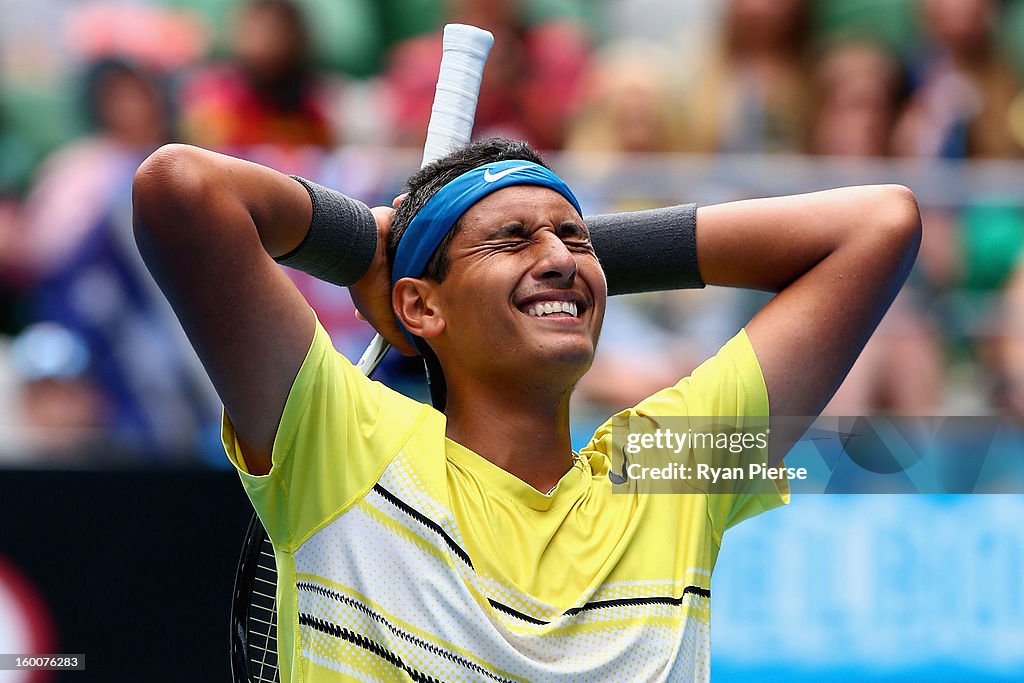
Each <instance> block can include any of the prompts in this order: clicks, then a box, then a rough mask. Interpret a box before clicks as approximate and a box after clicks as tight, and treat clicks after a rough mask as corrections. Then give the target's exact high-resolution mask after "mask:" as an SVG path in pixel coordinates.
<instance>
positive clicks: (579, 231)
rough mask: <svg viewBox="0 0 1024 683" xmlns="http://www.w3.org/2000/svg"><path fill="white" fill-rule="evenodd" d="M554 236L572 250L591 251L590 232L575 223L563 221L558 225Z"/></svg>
mask: <svg viewBox="0 0 1024 683" xmlns="http://www.w3.org/2000/svg"><path fill="white" fill-rule="evenodd" d="M555 234H556V235H558V238H559V239H560V240H562V242H564V243H565V244H566V245H567V246H569V247H571V248H573V249H583V250H586V251H593V245H592V244H591V243H590V231H588V230H587V229H586V228H585V227H584V226H582V225H580V224H579V223H576V222H575V221H565V222H563V223H561V224H559V226H558V228H556V230H555Z"/></svg>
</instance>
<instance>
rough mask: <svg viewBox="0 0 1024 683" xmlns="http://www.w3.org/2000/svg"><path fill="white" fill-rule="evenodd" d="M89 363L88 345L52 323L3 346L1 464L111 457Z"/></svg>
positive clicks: (0, 356)
mask: <svg viewBox="0 0 1024 683" xmlns="http://www.w3.org/2000/svg"><path fill="white" fill-rule="evenodd" d="M90 360H91V359H90V356H89V350H88V349H87V348H86V346H85V343H84V341H83V340H82V339H81V338H80V337H78V336H77V335H75V334H74V333H72V332H70V331H69V330H67V329H65V328H63V327H61V326H60V325H57V324H54V323H37V324H34V325H30V326H29V327H28V328H26V329H25V330H24V331H22V332H21V334H19V335H18V336H17V337H16V338H15V339H13V340H7V339H6V338H4V339H2V341H0V406H2V410H0V430H2V431H3V435H4V439H3V443H2V445H0V461H13V462H17V461H25V460H33V461H37V462H47V461H50V462H54V461H60V460H65V459H68V458H77V459H80V458H81V457H83V456H84V455H95V456H97V457H107V458H109V457H110V455H111V452H110V448H109V446H110V444H109V443H108V442H107V441H106V440H105V438H104V435H105V432H104V429H103V428H104V427H105V426H106V418H107V417H108V416H107V415H105V414H104V413H105V403H104V401H103V395H102V392H101V391H99V389H98V388H97V387H96V386H95V384H94V383H93V381H92V379H91V378H90V375H89V365H90Z"/></svg>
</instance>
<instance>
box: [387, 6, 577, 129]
mask: <svg viewBox="0 0 1024 683" xmlns="http://www.w3.org/2000/svg"><path fill="white" fill-rule="evenodd" d="M448 20H449V21H455V22H461V23H468V24H473V25H475V26H480V27H481V28H485V29H487V30H488V31H490V32H491V33H493V34H494V47H493V48H492V49H491V54H490V57H489V58H488V60H487V73H486V76H485V78H484V80H483V84H482V86H481V90H480V100H479V103H478V105H477V112H476V125H475V127H474V132H475V134H476V135H477V136H479V137H486V136H492V135H503V136H506V137H512V138H519V139H525V140H528V141H529V142H530V143H531V144H533V145H534V146H535V147H539V148H541V149H561V147H562V145H563V143H564V140H565V133H566V125H567V120H568V117H569V114H570V108H571V106H572V103H573V102H574V101H575V98H576V90H577V88H578V86H579V83H580V79H581V77H582V75H583V72H584V69H585V68H586V64H587V60H588V56H589V38H588V36H587V32H586V29H585V28H584V26H583V25H581V24H580V23H578V22H577V21H575V20H572V19H570V18H561V19H548V20H544V21H540V22H538V23H532V24H531V23H530V22H529V21H528V17H526V16H525V9H524V8H523V3H520V2H517V1H516V0H448ZM440 57H441V34H440V33H434V34H430V35H426V36H420V37H416V38H412V39H410V40H407V41H405V42H402V43H399V44H398V45H396V46H395V48H394V49H393V50H392V52H391V55H390V58H389V60H388V67H387V69H386V71H385V74H384V86H385V89H386V92H387V98H388V99H389V100H390V102H391V103H392V104H391V106H392V110H393V117H394V122H393V125H394V128H395V136H396V140H395V141H396V143H397V144H399V145H403V146H410V147H421V146H422V145H423V141H424V140H425V138H426V130H427V122H428V120H429V119H430V105H431V103H432V101H433V97H434V85H435V83H436V81H437V71H438V68H439V65H440Z"/></svg>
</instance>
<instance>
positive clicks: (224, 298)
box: [133, 145, 365, 474]
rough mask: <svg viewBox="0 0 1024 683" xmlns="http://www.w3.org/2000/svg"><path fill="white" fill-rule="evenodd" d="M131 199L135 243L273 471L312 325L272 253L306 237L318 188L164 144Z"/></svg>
mask: <svg viewBox="0 0 1024 683" xmlns="http://www.w3.org/2000/svg"><path fill="white" fill-rule="evenodd" d="M133 205H134V223H135V235H136V241H137V242H138V245H139V251H140V252H141V253H142V256H143V258H144V260H145V262H146V265H147V266H148V267H149V269H150V271H151V272H152V273H153V276H154V278H156V281H157V283H158V284H159V285H160V287H161V289H162V290H163V292H164V294H165V295H166V296H167V298H168V300H169V301H170V303H171V305H172V306H173V308H174V311H175V313H176V314H177V316H178V319H179V320H180V321H181V324H182V327H183V328H184V329H185V332H186V334H187V335H188V337H189V340H190V341H191V342H192V345H193V346H194V347H195V349H196V352H197V353H198V354H199V357H200V359H201V360H202V362H203V365H204V367H205V368H206V371H207V373H208V374H209V375H210V379H211V380H212V381H213V384H214V386H215V387H216V389H217V392H218V394H219V395H220V397H221V400H222V401H223V402H224V406H225V409H226V411H227V413H228V416H229V417H230V419H231V421H232V424H233V425H234V428H235V431H236V433H237V434H238V438H239V440H240V442H241V443H242V445H243V449H244V452H245V457H246V465H247V466H248V469H249V471H250V472H251V473H253V474H265V473H266V472H267V471H269V469H270V454H271V449H272V447H273V443H274V436H275V434H276V432H277V426H278V423H279V422H280V419H281V413H282V412H283V410H284V404H285V401H286V399H287V397H288V392H289V390H290V388H291V385H292V382H293V381H294V379H295V376H296V374H297V372H298V369H299V367H300V366H301V364H302V361H303V358H304V357H305V354H306V351H307V349H308V348H309V345H310V342H311V340H312V338H313V328H314V319H313V313H312V312H311V311H310V308H309V305H308V304H307V303H306V301H305V300H304V299H303V297H302V295H301V294H300V293H299V291H298V290H297V289H296V288H295V286H294V285H293V284H292V283H291V281H290V280H289V279H288V277H287V276H286V275H285V274H284V272H283V271H282V270H281V268H280V267H278V266H277V264H275V263H274V260H273V258H272V257H274V256H280V255H283V254H286V253H288V252H289V251H291V250H293V249H294V248H295V247H296V246H297V245H299V244H300V243H301V242H302V241H303V239H304V238H305V236H306V234H307V232H308V230H309V226H310V220H311V217H312V212H313V208H312V202H311V200H310V195H309V193H308V192H307V190H306V188H304V187H303V185H302V184H300V183H299V182H298V181H296V180H293V179H292V178H289V177H288V176H286V175H283V174H281V173H278V172H276V171H273V170H271V169H268V168H265V167H263V166H259V165H257V164H253V163H249V162H247V161H242V160H240V159H235V158H232V157H228V156H224V155H221V154H216V153H213V152H208V151H206V150H202V149H198V148H195V147H188V146H184V145H168V146H166V147H162V148H161V149H159V150H157V151H156V152H155V153H154V154H153V155H152V156H150V157H149V158H148V159H147V160H146V161H145V162H144V163H143V164H142V166H141V167H140V168H139V170H138V172H137V173H136V176H135V183H134V187H133ZM364 209H365V207H364Z"/></svg>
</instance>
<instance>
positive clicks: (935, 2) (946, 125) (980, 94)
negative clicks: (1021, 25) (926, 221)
mask: <svg viewBox="0 0 1024 683" xmlns="http://www.w3.org/2000/svg"><path fill="white" fill-rule="evenodd" d="M919 8H920V20H921V23H922V25H923V28H924V31H925V35H926V38H927V48H926V50H925V52H924V54H923V55H922V56H921V57H920V59H919V60H918V63H917V64H916V66H915V67H914V69H913V74H912V75H913V79H914V83H913V85H914V95H913V98H912V100H911V102H910V105H909V107H908V108H907V111H906V113H905V114H904V116H903V118H902V120H901V121H900V123H899V127H898V129H897V141H896V142H897V150H896V151H897V153H899V154H903V155H908V156H925V157H947V158H957V159H959V158H967V157H970V158H977V157H1013V156H1018V155H1019V154H1020V151H1021V147H1020V145H1019V144H1018V142H1017V141H1016V140H1015V138H1014V136H1013V134H1012V132H1011V128H1010V122H1009V107H1010V104H1011V102H1012V101H1013V98H1014V96H1015V95H1016V94H1017V92H1018V90H1019V89H1020V84H1019V83H1018V80H1017V78H1016V76H1015V75H1014V73H1013V70H1012V69H1011V68H1010V66H1009V64H1008V62H1007V60H1005V59H1004V58H1003V56H1002V55H1001V54H1000V53H999V51H998V49H997V47H996V44H995V36H994V31H995V27H996V23H997V21H998V19H999V4H998V3H997V2H996V0H920V4H919Z"/></svg>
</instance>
